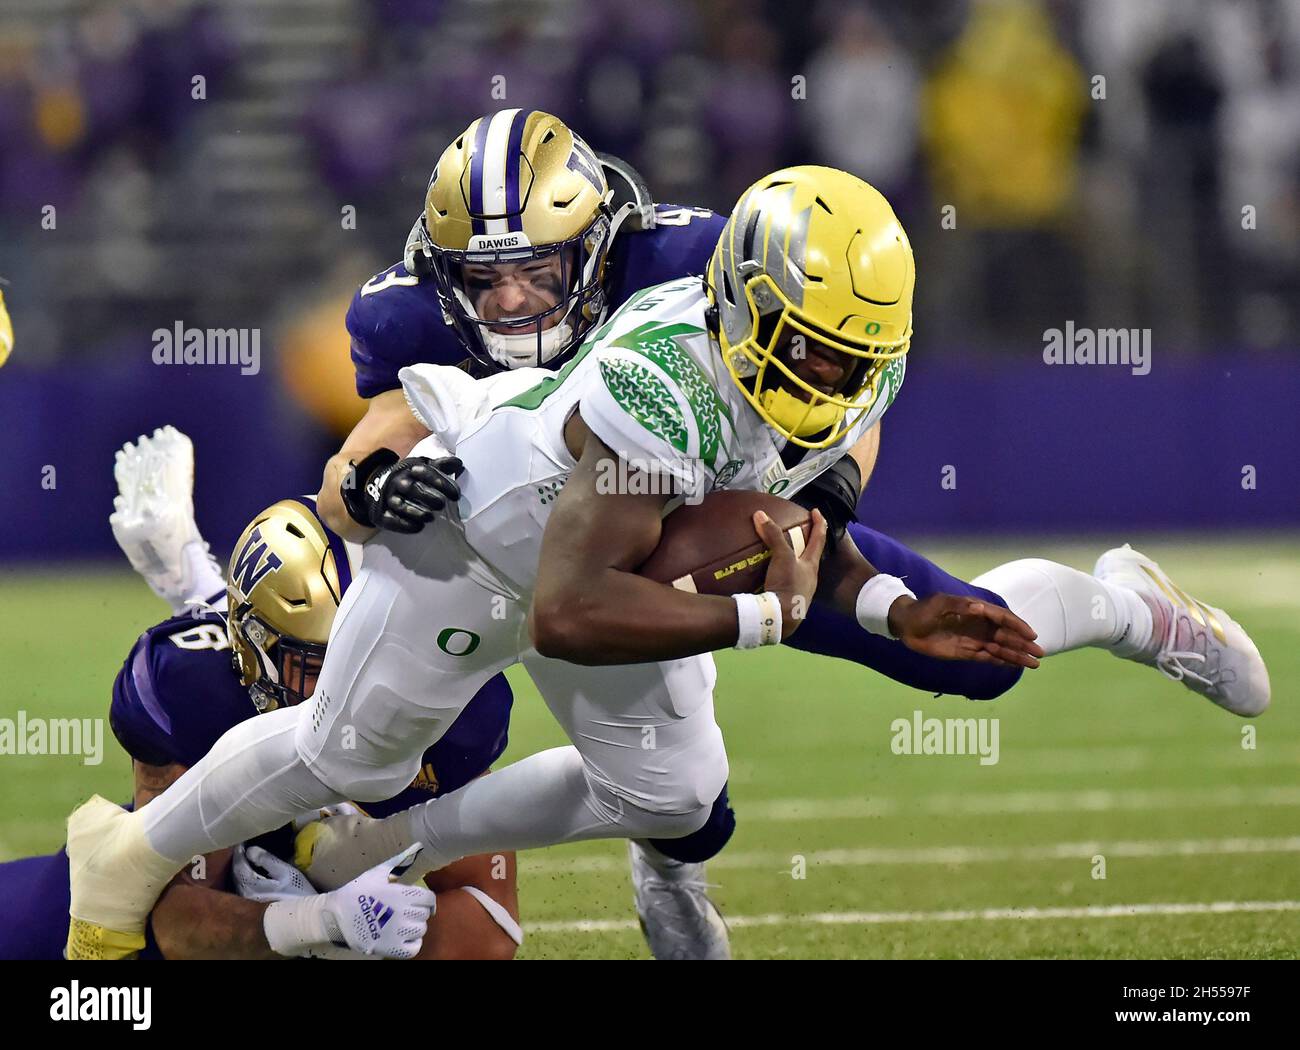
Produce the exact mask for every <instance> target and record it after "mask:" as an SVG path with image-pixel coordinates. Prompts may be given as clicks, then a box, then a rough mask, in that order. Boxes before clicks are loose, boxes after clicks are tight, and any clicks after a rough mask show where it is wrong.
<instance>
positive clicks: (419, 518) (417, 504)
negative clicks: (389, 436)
mask: <svg viewBox="0 0 1300 1050" xmlns="http://www.w3.org/2000/svg"><path fill="white" fill-rule="evenodd" d="M380 451H381V452H388V450H386V449H381V450H380ZM392 455H393V453H392V452H388V457H392ZM373 459H374V457H373V456H368V457H366V459H365V460H363V461H362V462H361V463H360V464H358V465H357V467H356V469H355V473H356V474H357V475H358V476H356V477H352V476H351V475H349V476H345V477H344V479H343V489H342V495H343V505H344V506H345V507H347V509H348V513H349V514H351V515H352V517H353V519H354V520H356V521H357V522H359V523H360V524H362V525H369V526H370V527H371V528H376V529H384V530H387V531H388V532H402V533H414V532H419V531H420V530H421V529H423V528H424V527H425V526H426V525H427V524H429V522H431V521H433V519H434V518H435V517H437V515H439V514H441V513H442V512H443V511H444V510H445V509H446V508H447V504H448V503H449V502H451V503H454V502H456V501H457V500H458V499H460V486H459V485H457V484H456V480H455V479H456V478H457V477H458V476H459V475H460V474H461V473H463V472H464V470H465V467H464V465H463V464H462V463H461V461H460V460H459V459H457V458H456V457H455V456H442V457H440V458H438V459H428V458H427V457H424V456H411V457H408V458H406V459H399V460H396V461H394V460H392V459H391V458H388V460H387V462H384V461H383V460H382V459H381V460H380V461H378V462H376V463H374V465H373V466H371V467H370V468H369V469H367V464H370V463H371V461H372V460H373ZM363 473H364V475H365V476H364V477H362V476H360V475H362V474H363Z"/></svg>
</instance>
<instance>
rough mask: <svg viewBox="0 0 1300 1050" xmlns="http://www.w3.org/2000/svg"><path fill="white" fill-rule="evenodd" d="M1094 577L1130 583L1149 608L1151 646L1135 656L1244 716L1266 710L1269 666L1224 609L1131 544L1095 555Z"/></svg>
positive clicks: (1126, 584)
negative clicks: (1179, 581) (1179, 582)
mask: <svg viewBox="0 0 1300 1050" xmlns="http://www.w3.org/2000/svg"><path fill="white" fill-rule="evenodd" d="M1093 575H1094V576H1096V577H1097V578H1098V579H1101V580H1105V581H1106V582H1107V583H1114V584H1116V585H1118V586H1120V587H1127V588H1128V589H1130V590H1133V591H1137V593H1138V594H1139V595H1140V596H1141V597H1142V598H1143V599H1144V600H1145V601H1146V603H1147V605H1149V606H1150V607H1151V614H1152V616H1153V618H1154V628H1153V638H1152V645H1151V647H1150V648H1149V649H1148V650H1147V651H1146V652H1143V653H1139V654H1138V655H1136V656H1134V657H1131V659H1133V660H1136V661H1138V662H1139V663H1144V664H1149V665H1151V666H1153V667H1155V668H1157V669H1158V670H1159V671H1160V672H1161V673H1162V674H1164V675H1165V676H1166V677H1168V678H1172V679H1173V680H1174V681H1176V682H1182V683H1183V685H1185V686H1187V688H1188V689H1190V690H1192V692H1194V693H1200V694H1201V695H1202V696H1205V697H1209V698H1210V699H1211V700H1213V701H1214V702H1215V703H1216V704H1218V705H1219V706H1220V707H1222V708H1224V709H1225V710H1228V711H1231V712H1232V713H1233V714H1235V715H1241V716H1242V717H1244V718H1253V717H1254V716H1255V715H1258V714H1261V713H1263V712H1264V711H1265V710H1266V709H1267V708H1268V702H1269V693H1270V690H1269V681H1268V668H1267V667H1265V666H1264V660H1263V658H1262V657H1261V656H1260V655H1259V650H1258V649H1257V648H1256V647H1255V643H1254V642H1252V641H1251V640H1250V636H1249V635H1248V634H1246V632H1245V631H1244V630H1243V629H1242V627H1241V625H1240V624H1239V623H1237V621H1236V620H1234V619H1233V618H1232V617H1231V616H1229V615H1228V614H1227V613H1226V612H1224V611H1223V610H1222V609H1216V608H1215V607H1214V606H1212V605H1206V604H1205V603H1204V602H1202V601H1198V600H1197V599H1195V598H1193V597H1192V596H1191V595H1190V594H1188V593H1187V592H1186V591H1184V590H1183V589H1182V588H1181V587H1179V586H1178V585H1177V584H1176V583H1174V581H1173V580H1171V579H1170V578H1169V577H1168V576H1167V575H1165V573H1164V572H1163V571H1162V570H1161V568H1160V566H1159V565H1157V564H1156V563H1155V562H1154V561H1152V560H1151V559H1150V558H1148V557H1147V556H1146V555H1145V554H1141V553H1139V552H1138V551H1135V550H1134V549H1133V548H1132V547H1130V546H1129V545H1128V544H1127V543H1126V544H1124V546H1122V547H1116V548H1114V549H1113V550H1108V551H1107V552H1106V553H1105V554H1103V555H1102V556H1101V557H1100V558H1098V559H1097V565H1096V567H1095V568H1094V569H1093Z"/></svg>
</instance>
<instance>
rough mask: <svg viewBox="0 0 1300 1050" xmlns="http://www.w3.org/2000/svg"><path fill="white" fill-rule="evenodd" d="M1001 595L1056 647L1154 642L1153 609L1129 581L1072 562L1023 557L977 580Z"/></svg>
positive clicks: (1041, 640)
mask: <svg viewBox="0 0 1300 1050" xmlns="http://www.w3.org/2000/svg"><path fill="white" fill-rule="evenodd" d="M971 583H973V584H975V585H976V586H977V587H984V588H987V589H988V590H990V591H993V592H994V593H995V594H998V595H1001V597H1002V598H1003V599H1004V600H1005V601H1006V603H1007V605H1008V606H1009V607H1010V608H1011V611H1012V612H1013V613H1015V614H1016V615H1017V616H1019V617H1020V618H1021V619H1022V620H1024V621H1025V622H1026V623H1028V624H1029V626H1030V627H1032V628H1033V629H1034V630H1035V631H1037V632H1038V644H1039V645H1041V646H1042V647H1043V648H1044V649H1045V650H1047V653H1048V655H1049V656H1050V655H1051V654H1052V653H1064V652H1068V651H1069V650H1071V649H1082V648H1084V647H1085V646H1098V647H1100V648H1102V649H1109V650H1111V651H1112V652H1113V653H1115V655H1116V656H1134V655H1137V654H1138V653H1141V652H1143V651H1144V650H1145V649H1147V648H1148V647H1149V646H1150V644H1151V633H1152V618H1151V609H1150V608H1149V607H1148V606H1147V603H1146V602H1144V601H1143V600H1142V597H1141V596H1140V595H1139V594H1138V593H1137V592H1136V591H1132V590H1129V589H1128V588H1127V587H1121V586H1119V585H1117V584H1114V583H1107V582H1106V581H1104V580H1099V579H1097V577H1095V576H1090V575H1088V574H1087V573H1086V572H1080V571H1079V570H1078V569H1071V568H1070V567H1069V566H1066V565H1061V564H1058V563H1057V562H1054V561H1046V560H1044V559H1042V558H1023V559H1021V560H1019V561H1012V562H1007V563H1006V564H1005V565H999V566H997V568H994V569H990V570H989V571H988V572H986V573H984V574H983V575H982V576H978V577H976V578H975V579H973V580H971Z"/></svg>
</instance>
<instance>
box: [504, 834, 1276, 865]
mask: <svg viewBox="0 0 1300 1050" xmlns="http://www.w3.org/2000/svg"><path fill="white" fill-rule="evenodd" d="M1267 853H1300V835H1298V836H1292V837H1289V838H1230V839H1166V840H1162V839H1154V840H1138V841H1129V842H1101V841H1094V842H1054V843H1047V844H1046V845H1041V846H919V847H906V848H888V847H881V848H874V847H867V848H862V849H824V850H806V851H799V850H798V849H797V848H796V849H790V850H784V851H776V850H750V851H743V852H742V851H740V850H723V851H722V852H721V853H720V854H718V856H716V857H714V858H713V859H712V860H711V861H709V871H710V872H715V873H716V872H718V871H726V870H738V871H740V870H745V869H756V870H763V869H767V870H769V871H770V872H772V873H773V874H788V873H789V871H790V867H791V865H792V864H794V863H795V856H796V854H797V855H798V856H799V857H802V858H803V860H804V862H805V863H806V864H807V865H808V867H810V868H815V867H818V866H826V867H853V868H863V867H873V866H882V865H926V864H937V865H946V864H990V863H1004V862H1006V861H1018V862H1023V863H1034V862H1044V861H1054V860H1082V861H1089V860H1091V859H1092V858H1093V857H1095V856H1097V855H1098V854H1100V855H1101V856H1103V857H1105V858H1107V859H1108V860H1112V859H1115V858H1117V857H1124V858H1130V859H1141V858H1159V857H1197V856H1239V855H1243V854H1267ZM519 864H520V868H521V869H522V870H523V872H524V873H525V874H526V875H534V874H537V875H544V874H545V875H549V874H556V873H568V874H579V873H588V872H589V873H608V872H621V871H625V870H626V869H627V859H626V858H625V857H624V856H623V854H622V852H621V851H620V852H619V853H618V855H617V856H596V857H572V858H569V859H567V860H566V859H564V858H562V857H558V856H555V855H546V854H528V853H525V854H524V855H523V856H522V857H521V858H520V861H519Z"/></svg>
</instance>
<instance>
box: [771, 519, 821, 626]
mask: <svg viewBox="0 0 1300 1050" xmlns="http://www.w3.org/2000/svg"><path fill="white" fill-rule="evenodd" d="M754 531H755V532H757V533H758V538H759V539H761V540H762V541H763V542H764V543H766V544H767V547H768V550H770V551H771V552H772V560H771V561H770V562H768V566H767V576H766V577H765V578H764V583H763V587H764V590H768V591H772V592H774V593H775V594H776V595H777V597H778V598H780V599H781V638H782V640H785V639H786V638H789V637H790V635H792V634H793V633H794V632H795V630H796V629H797V628H798V626H799V625H800V624H801V623H802V622H803V620H804V618H805V617H806V616H807V615H808V609H809V607H810V606H811V605H812V600H813V594H814V593H816V591H817V568H818V565H819V564H820V563H821V558H822V551H824V550H825V549H826V519H825V518H824V517H823V516H822V513H821V511H819V510H814V511H813V512H812V534H811V535H810V536H809V537H808V545H807V546H806V547H804V549H803V553H802V554H795V552H794V548H793V547H791V546H790V542H789V541H788V540H787V539H786V538H785V534H784V533H782V531H781V529H780V528H779V527H778V526H777V524H776V522H774V521H773V520H772V519H771V518H770V517H768V516H767V515H766V514H765V513H763V511H761V510H760V511H756V512H755V514H754Z"/></svg>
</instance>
